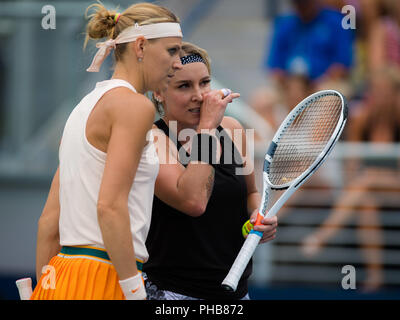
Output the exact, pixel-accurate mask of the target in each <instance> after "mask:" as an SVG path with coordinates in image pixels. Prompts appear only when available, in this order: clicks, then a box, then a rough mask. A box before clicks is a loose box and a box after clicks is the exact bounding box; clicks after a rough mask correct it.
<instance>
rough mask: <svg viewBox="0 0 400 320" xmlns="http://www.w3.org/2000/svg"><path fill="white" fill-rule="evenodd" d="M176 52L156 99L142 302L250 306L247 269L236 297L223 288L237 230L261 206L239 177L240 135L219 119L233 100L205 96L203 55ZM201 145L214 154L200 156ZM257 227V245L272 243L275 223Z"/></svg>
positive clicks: (245, 161) (243, 163) (247, 162)
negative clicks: (155, 166) (177, 64)
mask: <svg viewBox="0 0 400 320" xmlns="http://www.w3.org/2000/svg"><path fill="white" fill-rule="evenodd" d="M182 51H183V54H182V55H183V56H182V57H181V62H182V69H181V70H178V71H177V72H176V74H175V76H174V77H173V78H172V80H171V82H170V83H169V85H168V88H167V89H166V90H158V91H156V94H155V98H156V99H157V100H158V101H159V102H161V104H162V106H161V107H162V111H163V112H162V113H163V116H162V118H161V119H160V120H159V121H157V122H156V123H155V126H154V133H155V143H156V147H157V152H158V156H159V158H160V170H159V174H158V176H157V180H156V184H155V196H154V202H153V215H152V221H151V227H150V231H149V235H148V237H147V241H146V245H147V248H148V250H149V253H150V258H149V260H148V262H147V263H146V264H145V265H144V271H145V273H146V275H147V280H146V289H147V294H148V297H149V299H160V300H175V299H179V300H186V299H188V300H191V299H248V298H249V296H248V288H247V280H248V278H249V276H250V274H251V268H252V267H251V264H249V265H248V267H247V268H246V271H245V273H244V275H243V277H242V279H241V281H240V282H239V286H238V289H237V290H236V292H233V293H230V292H226V291H224V290H223V289H222V287H221V282H222V280H223V279H224V277H225V276H226V274H227V273H228V271H229V269H230V267H231V265H232V263H233V261H234V259H235V257H236V255H237V253H238V252H239V250H240V248H241V246H242V244H243V242H244V237H243V235H242V226H243V224H244V223H245V222H246V221H247V220H248V219H249V217H250V219H251V220H254V221H255V219H256V215H257V209H258V206H259V203H260V199H261V196H260V194H259V193H258V191H257V189H256V185H255V177H254V171H252V170H243V169H245V168H246V169H247V168H251V167H252V164H251V162H252V160H251V158H250V157H249V156H248V155H247V157H246V151H245V150H246V134H245V130H244V129H243V127H242V126H241V125H240V124H239V122H238V121H237V120H235V119H233V118H231V117H225V116H224V113H225V109H226V107H227V105H228V103H229V102H231V101H232V100H233V99H236V98H238V97H239V94H238V93H230V94H228V95H227V96H226V97H224V96H223V94H224V92H223V91H226V90H221V91H220V90H211V85H210V81H211V76H210V61H209V57H208V54H207V52H206V51H205V50H203V49H201V48H199V47H197V46H195V45H193V44H190V43H186V42H184V43H182ZM160 110H161V109H160ZM204 131H206V132H207V133H202V132H204ZM203 141H209V142H210V141H213V143H215V146H216V148H213V150H210V149H208V150H201V149H199V146H200V147H201V145H202V144H203ZM206 144H207V143H205V144H204V145H206ZM218 145H219V147H218ZM202 151H209V152H208V154H207V152H204V154H203V153H202ZM203 155H204V157H203ZM240 169H242V170H240ZM240 171H242V172H243V173H244V172H245V171H246V172H250V171H251V173H249V174H246V175H244V174H240ZM254 221H253V223H254ZM262 223H263V224H262V225H260V226H256V227H255V229H256V230H258V231H260V232H263V238H262V242H266V241H270V240H272V239H273V238H274V237H275V232H276V228H277V218H276V217H274V218H271V219H267V218H265V219H263V221H262Z"/></svg>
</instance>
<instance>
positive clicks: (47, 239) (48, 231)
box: [36, 168, 61, 281]
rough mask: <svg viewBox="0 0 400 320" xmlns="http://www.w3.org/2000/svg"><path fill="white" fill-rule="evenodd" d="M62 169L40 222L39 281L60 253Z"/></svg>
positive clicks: (56, 178) (54, 183)
mask: <svg viewBox="0 0 400 320" xmlns="http://www.w3.org/2000/svg"><path fill="white" fill-rule="evenodd" d="M59 171H60V169H59V168H57V171H56V173H55V175H54V177H53V181H52V183H51V187H50V191H49V194H48V197H47V201H46V204H45V206H44V208H43V211H42V214H41V216H40V218H39V222H38V234H37V245H36V280H37V281H39V279H40V276H41V274H42V268H43V267H44V266H45V265H47V264H48V263H49V261H50V259H51V258H52V257H53V256H55V255H56V254H58V253H59V252H60V249H61V247H60V234H59V229H58V223H59V218H60V200H59V190H60V178H59V177H60V174H59Z"/></svg>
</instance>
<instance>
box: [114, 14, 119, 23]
mask: <svg viewBox="0 0 400 320" xmlns="http://www.w3.org/2000/svg"><path fill="white" fill-rule="evenodd" d="M120 17H121V14H120V13H117V14H115V16H114V22H115V24H117V23H118V20H119V18H120Z"/></svg>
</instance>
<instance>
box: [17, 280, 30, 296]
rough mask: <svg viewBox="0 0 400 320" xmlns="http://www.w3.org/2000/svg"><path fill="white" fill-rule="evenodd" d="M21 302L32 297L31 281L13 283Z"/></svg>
mask: <svg viewBox="0 0 400 320" xmlns="http://www.w3.org/2000/svg"><path fill="white" fill-rule="evenodd" d="M15 284H16V285H17V288H18V292H19V297H20V298H21V300H29V299H30V298H31V295H32V279H31V278H23V279H19V280H17V281H15Z"/></svg>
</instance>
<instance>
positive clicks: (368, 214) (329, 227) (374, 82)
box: [302, 67, 400, 291]
mask: <svg viewBox="0 0 400 320" xmlns="http://www.w3.org/2000/svg"><path fill="white" fill-rule="evenodd" d="M399 92H400V72H399V71H398V69H396V68H394V67H384V68H380V69H379V70H377V71H376V72H375V73H374V74H373V75H371V77H370V81H369V91H368V96H367V97H366V99H365V103H364V105H361V106H360V107H359V108H358V110H357V111H358V112H355V113H353V118H352V119H349V121H348V129H349V130H348V139H349V140H350V141H352V142H371V143H380V144H385V143H393V142H397V143H398V142H400V94H399ZM376 153H377V154H382V157H376V158H373V159H359V161H356V162H354V161H353V162H351V163H350V164H349V166H351V168H348V170H347V172H354V173H355V174H354V175H346V177H347V180H348V181H349V182H348V183H347V185H346V186H345V187H344V189H343V192H342V194H341V195H340V196H339V198H338V200H337V202H336V204H335V205H334V208H333V211H332V213H331V214H330V216H329V217H328V218H327V219H326V221H325V222H324V223H323V224H322V225H321V227H319V228H318V229H317V230H316V231H315V232H314V233H313V234H311V235H310V236H308V237H307V238H306V239H304V241H303V245H302V250H303V252H304V254H306V255H308V256H313V255H315V254H317V253H318V252H319V251H320V250H321V249H322V247H323V246H324V245H325V244H326V243H327V242H328V240H329V239H330V238H332V237H333V236H334V235H335V234H336V233H337V232H338V230H339V229H340V228H341V227H342V226H343V225H344V224H345V222H346V221H347V220H348V219H349V218H350V217H351V216H352V215H353V213H355V212H358V215H357V217H356V218H357V221H358V223H357V230H358V235H359V241H360V243H361V247H362V250H363V254H364V258H365V264H366V272H367V273H366V280H365V283H364V289H365V290H367V291H369V290H375V289H378V288H379V287H380V286H381V285H382V283H383V272H382V251H381V248H382V246H383V242H382V241H383V239H382V231H381V227H380V222H379V211H380V209H381V206H382V205H384V202H385V199H383V198H382V191H392V192H393V191H395V192H400V174H399V173H400V163H399V162H400V159H397V158H394V159H392V158H389V159H388V158H387V157H385V156H384V153H385V145H380V146H379V149H378V150H377V151H376ZM379 191H381V193H379Z"/></svg>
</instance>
